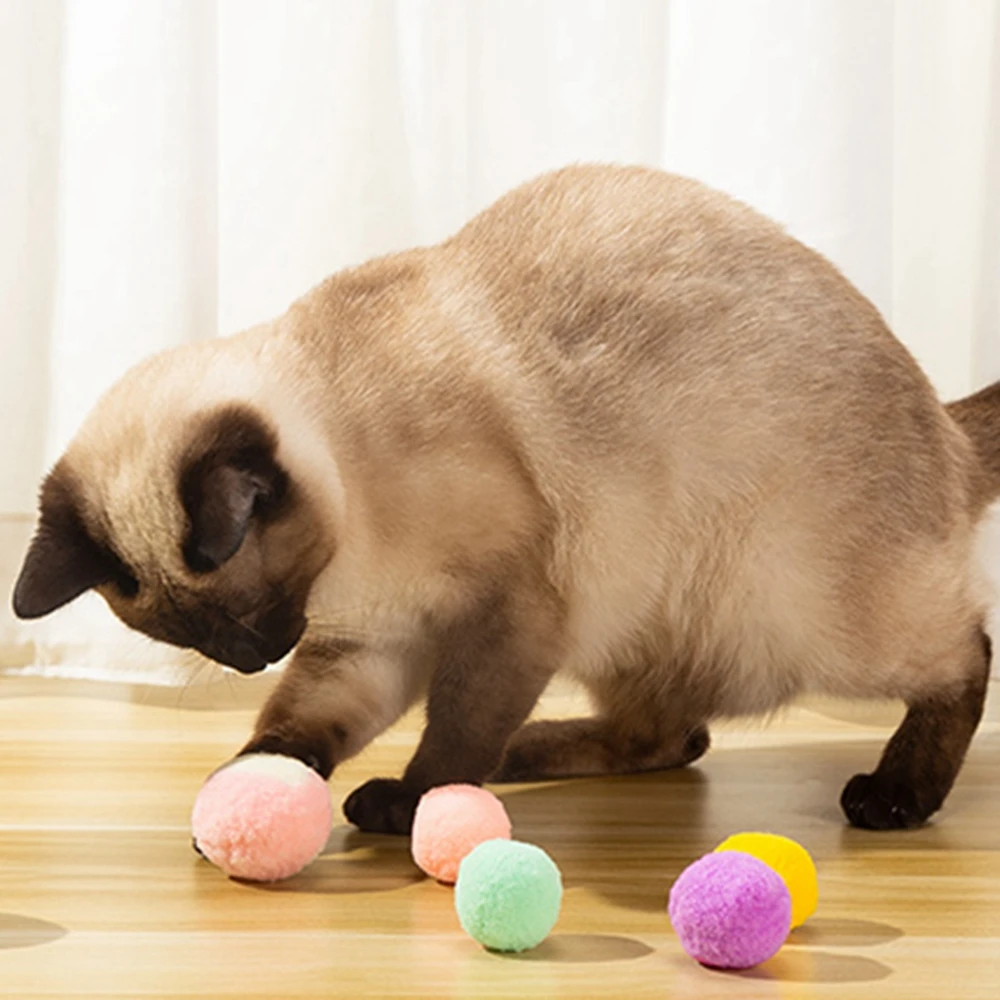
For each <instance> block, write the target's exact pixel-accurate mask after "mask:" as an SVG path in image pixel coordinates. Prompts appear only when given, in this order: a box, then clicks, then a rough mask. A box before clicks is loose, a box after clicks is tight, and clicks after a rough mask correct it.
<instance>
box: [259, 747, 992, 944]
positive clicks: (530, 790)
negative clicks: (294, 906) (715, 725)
mask: <svg viewBox="0 0 1000 1000" xmlns="http://www.w3.org/2000/svg"><path fill="white" fill-rule="evenodd" d="M997 739H998V737H995V736H992V737H988V738H987V739H986V740H985V744H986V745H985V746H982V747H979V748H976V747H974V748H973V751H972V752H971V753H970V759H969V764H968V766H967V771H968V780H967V781H966V782H965V783H964V786H963V784H962V783H960V785H959V787H958V788H956V789H955V791H954V792H953V795H952V798H951V799H950V800H949V803H948V805H947V806H946V811H945V813H944V816H945V817H946V818H947V817H948V815H949V813H963V814H964V815H963V817H962V822H944V823H940V824H938V823H931V824H929V825H927V826H926V827H923V828H921V829H918V830H906V831H890V832H882V831H875V832H873V831H867V830H856V829H852V828H850V827H848V826H847V825H846V822H845V820H844V818H843V815H842V813H841V811H840V808H839V805H838V798H839V795H840V789H841V787H842V786H843V784H844V782H845V781H846V780H847V779H848V778H849V777H850V776H851V775H852V774H854V773H856V772H857V771H863V770H870V768H871V766H872V764H873V763H874V762H875V761H876V760H877V759H878V755H879V752H880V750H881V746H882V743H883V738H881V737H878V736H874V735H873V736H872V737H870V738H867V739H859V740H854V741H850V742H840V741H838V742H837V743H836V744H835V745H831V744H830V743H823V742H816V743H806V744H799V745H794V746H788V745H783V746H764V747H723V748H719V749H715V750H712V751H710V752H709V754H708V755H706V757H704V758H702V760H701V761H699V762H698V764H697V765H695V766H693V767H688V768H683V769H679V770H674V771H660V772H650V773H646V774H635V775H621V776H615V777H603V778H577V779H570V780H565V781H551V782H545V783H540V784H534V785H505V786H500V787H498V788H497V789H496V791H497V792H498V794H499V795H500V796H501V797H502V799H503V801H504V804H505V805H506V807H507V810H508V812H509V813H510V816H511V820H512V823H513V827H514V836H515V837H517V838H518V839H519V840H524V841H528V842H530V843H534V844H538V845H540V846H542V847H544V848H545V849H546V850H548V851H549V852H550V853H551V854H552V856H553V857H554V858H555V860H556V862H557V863H558V864H559V867H560V869H561V871H562V874H563V883H564V885H565V887H566V888H567V889H568V890H572V889H576V888H582V889H585V890H586V891H588V892H590V893H593V894H595V895H597V896H599V897H603V898H604V899H606V900H607V901H608V902H610V903H612V904H614V905H615V906H617V907H622V908H626V909H630V910H633V911H641V912H649V913H654V912H656V913H663V911H664V909H665V906H666V901H667V893H668V891H669V887H670V885H671V884H672V883H673V881H674V879H675V878H676V877H677V876H678V875H679V874H680V872H681V871H682V870H683V869H684V868H685V867H686V866H687V865H688V864H690V863H691V862H692V861H693V860H695V859H696V858H697V857H699V856H700V855H701V854H703V853H706V852H708V851H711V850H712V849H713V848H714V847H715V846H716V845H717V844H718V843H720V842H721V841H722V840H724V839H725V838H726V837H727V836H729V835H730V834H732V833H734V832H737V831H739V830H759V829H765V830H774V831H775V832H781V833H784V834H786V835H788V836H790V837H793V838H795V839H797V840H799V841H800V842H802V843H804V844H805V845H806V846H807V847H808V848H809V850H810V852H811V853H812V854H813V857H814V858H815V860H816V863H817V866H818V867H819V870H820V877H821V879H822V872H823V862H824V860H825V859H827V858H830V859H832V858H843V857H845V856H850V855H852V854H864V855H867V856H871V855H872V854H878V853H881V852H882V851H888V852H893V853H894V854H898V853H899V852H907V851H911V850H912V851H927V850H935V851H936V850H941V851H950V850H952V849H954V848H959V849H961V848H968V847H970V846H972V847H974V846H975V844H974V841H975V840H976V838H977V837H981V834H980V833H977V831H982V830H983V829H989V828H990V826H989V824H988V823H986V822H978V821H977V819H976V812H977V810H978V809H981V808H985V806H983V805H982V803H983V796H982V795H981V792H980V790H979V789H977V783H981V782H980V779H979V778H978V777H977V776H978V775H982V776H983V777H982V778H981V781H982V782H985V781H986V779H987V777H988V774H987V772H989V771H992V770H994V769H995V768H994V767H992V766H991V765H992V764H993V763H995V756H996V754H995V750H996V744H997ZM977 756H978V757H979V759H980V760H981V761H982V762H981V763H977ZM987 757H988V758H990V759H986V758H987ZM963 777H965V775H963ZM970 838H971V840H970ZM424 878H425V877H424V876H423V875H422V874H421V873H420V871H419V870H418V869H417V868H416V866H415V865H414V863H413V861H412V858H411V857H410V850H409V839H408V838H406V837H395V836H386V835H379V834H365V833H361V832H360V831H358V830H356V829H355V828H354V827H351V826H349V825H346V824H344V825H340V826H337V827H336V828H335V829H334V831H333V833H332V834H331V837H330V840H329V841H328V843H327V846H326V848H325V850H324V852H323V853H322V855H321V857H320V858H319V859H317V860H316V861H315V862H313V864H312V865H310V866H309V867H308V868H307V869H306V870H305V871H304V872H302V873H301V874H300V875H298V876H296V877H295V878H293V879H290V880H288V881H286V882H280V883H276V884H273V885H262V886H260V888H262V889H264V890H266V891H269V892H309V893H365V892H384V891H390V890H393V889H399V888H405V887H406V886H409V885H412V884H414V883H417V882H420V881H422V880H423V879H424ZM899 933H900V932H899V931H898V930H897V929H895V928H892V927H889V926H888V925H885V926H883V925H879V924H875V923H873V922H871V921H825V922H824V921H818V920H814V921H813V922H811V924H809V925H806V927H804V928H802V929H801V930H799V931H796V932H795V935H793V939H792V943H800V944H803V945H806V944H808V945H816V946H820V947H822V946H825V945H832V946H842V945H852V944H865V943H874V941H875V939H878V940H892V939H893V937H896V936H899Z"/></svg>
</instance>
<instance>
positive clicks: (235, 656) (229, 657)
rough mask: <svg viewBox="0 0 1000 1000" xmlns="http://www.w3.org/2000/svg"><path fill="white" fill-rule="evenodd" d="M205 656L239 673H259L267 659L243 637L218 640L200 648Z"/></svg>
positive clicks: (265, 664)
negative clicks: (224, 640) (227, 640)
mask: <svg viewBox="0 0 1000 1000" xmlns="http://www.w3.org/2000/svg"><path fill="white" fill-rule="evenodd" d="M202 652H203V653H205V655H206V656H210V657H211V658H212V659H213V660H215V661H217V662H218V663H221V664H223V665H224V666H227V667H232V668H233V669H234V670H238V671H239V672H240V673H241V674H256V673H260V671H261V670H263V669H264V668H265V667H266V666H267V659H266V658H265V657H264V656H263V654H261V653H260V652H259V651H258V650H257V649H256V648H254V647H253V646H252V645H251V644H250V643H249V642H247V641H246V640H245V639H233V640H231V641H229V642H218V643H216V644H214V645H212V646H209V647H207V648H204V649H202Z"/></svg>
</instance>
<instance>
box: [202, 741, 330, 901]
mask: <svg viewBox="0 0 1000 1000" xmlns="http://www.w3.org/2000/svg"><path fill="white" fill-rule="evenodd" d="M332 822H333V818H332V810H331V808H330V792H329V789H328V788H327V786H326V782H325V781H323V779H322V778H321V777H320V776H319V775H318V774H317V773H316V772H315V771H313V770H312V769H311V768H309V767H307V766H306V765H305V764H303V763H302V762H301V761H299V760H296V759H295V758H294V757H285V756H283V755H281V754H248V755H247V756H245V757H238V758H237V759H236V760H235V761H233V763H232V764H228V765H226V766H225V767H223V768H221V769H220V770H218V771H216V772H215V773H214V774H213V775H212V776H211V777H210V778H209V779H208V781H206V782H205V784H204V785H203V786H202V788H201V791H200V792H199V793H198V797H197V798H196V799H195V803H194V810H193V811H192V814H191V832H192V833H193V835H194V842H195V847H197V849H198V850H199V851H200V852H201V853H202V854H203V855H204V856H205V857H206V858H207V859H208V860H209V861H211V862H212V864H214V865H218V867H219V868H221V869H222V870H223V871H224V872H225V873H226V874H227V875H232V876H234V877H236V878H242V879H248V880H250V881H254V882H275V881H277V880H278V879H283V878H288V877H290V876H291V875H295V874H296V873H297V872H300V871H301V870H302V869H303V868H305V866H306V865H307V864H309V862H310V861H312V860H313V859H314V858H315V857H316V856H317V855H318V854H319V852H320V851H321V850H322V849H323V847H324V845H325V844H326V841H327V838H328V837H329V836H330V828H331V825H332Z"/></svg>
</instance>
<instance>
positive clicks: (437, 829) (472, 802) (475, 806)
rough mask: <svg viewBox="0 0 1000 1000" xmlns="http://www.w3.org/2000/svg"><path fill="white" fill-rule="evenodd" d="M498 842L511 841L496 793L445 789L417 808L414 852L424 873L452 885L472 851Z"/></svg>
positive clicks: (467, 787) (460, 787) (472, 787)
mask: <svg viewBox="0 0 1000 1000" xmlns="http://www.w3.org/2000/svg"><path fill="white" fill-rule="evenodd" d="M497 838H502V839H505V840H509V839H510V817H509V816H508V815H507V810H506V809H504V807H503V803H502V802H501V801H500V800H499V799H498V798H497V797H496V796H495V795H494V794H493V793H492V792H488V791H487V790H486V789H485V788H479V787H477V786H476V785H442V786H441V787H439V788H432V789H431V790H430V791H429V792H427V793H426V794H425V795H424V796H423V798H422V799H421V800H420V802H419V803H418V804H417V811H416V813H415V814H414V817H413V831H412V833H411V835H410V850H411V852H412V854H413V860H414V861H415V862H416V863H417V866H418V867H419V868H420V869H421V870H422V871H424V872H426V874H428V875H430V876H431V878H436V879H437V880H438V881H439V882H447V883H449V884H450V883H452V882H454V881H455V879H457V878H458V866H459V864H461V861H462V859H463V858H464V857H465V856H466V855H467V854H468V853H469V851H471V850H472V849H473V848H474V847H476V846H477V845H479V844H481V843H483V841H485V840H496V839H497Z"/></svg>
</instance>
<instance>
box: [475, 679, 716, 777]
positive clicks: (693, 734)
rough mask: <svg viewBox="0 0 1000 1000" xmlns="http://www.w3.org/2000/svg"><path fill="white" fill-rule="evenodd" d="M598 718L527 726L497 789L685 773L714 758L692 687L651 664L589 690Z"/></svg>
mask: <svg viewBox="0 0 1000 1000" xmlns="http://www.w3.org/2000/svg"><path fill="white" fill-rule="evenodd" d="M587 687H588V690H589V691H590V694H591V697H592V700H593V702H594V706H595V709H596V713H595V715H593V716H591V717H589V718H577V719H552V720H540V721H536V722H528V723H526V724H525V725H523V726H521V728H520V729H518V730H517V731H516V732H515V733H514V735H513V736H512V737H511V738H510V740H509V741H508V743H507V747H506V749H505V752H504V757H503V760H502V762H501V764H500V767H499V768H498V770H497V771H496V772H495V773H494V775H493V776H492V779H491V780H493V781H497V782H514V781H542V780H546V779H551V778H569V777H586V776H594V775H604V774H629V773H635V772H640V771H659V770H665V769H668V768H675V767H683V766H684V765H686V764H690V763H692V762H693V761H695V760H697V759H698V758H699V757H701V756H702V754H704V753H705V751H706V750H708V747H709V744H710V737H709V733H708V727H707V725H706V724H705V722H704V721H703V720H704V716H703V715H701V714H699V713H698V711H697V709H696V706H695V705H694V704H693V702H692V699H691V698H690V697H688V691H687V690H686V688H687V685H686V684H684V683H682V681H681V679H680V678H679V677H678V676H676V675H672V674H671V673H670V672H669V669H668V668H667V667H666V666H662V665H659V664H656V663H653V662H650V663H648V664H642V665H635V666H632V667H630V669H628V670H611V671H608V672H607V673H606V674H604V675H603V676H601V677H600V678H599V679H598V680H594V681H592V682H591V683H589V684H588V685H587Z"/></svg>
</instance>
